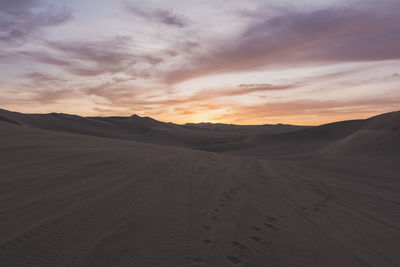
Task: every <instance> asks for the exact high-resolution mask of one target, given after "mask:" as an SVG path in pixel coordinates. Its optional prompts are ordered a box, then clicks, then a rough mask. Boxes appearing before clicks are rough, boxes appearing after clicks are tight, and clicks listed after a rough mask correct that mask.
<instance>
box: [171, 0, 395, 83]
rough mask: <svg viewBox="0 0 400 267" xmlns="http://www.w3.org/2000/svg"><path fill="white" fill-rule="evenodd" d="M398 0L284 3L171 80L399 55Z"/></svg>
mask: <svg viewBox="0 0 400 267" xmlns="http://www.w3.org/2000/svg"><path fill="white" fill-rule="evenodd" d="M399 9H400V3H399V2H398V1H381V2H379V3H378V2H374V3H370V2H369V3H366V4H364V5H363V6H362V7H360V6H359V5H358V4H357V5H353V6H352V5H351V4H349V5H347V6H344V7H343V6H342V7H335V6H333V7H329V8H325V9H322V10H317V11H312V12H307V11H304V10H301V11H293V10H290V9H284V10H283V11H281V14H280V15H276V16H274V17H273V18H270V17H268V18H267V19H265V20H261V21H259V20H258V21H257V22H255V23H254V24H252V25H250V26H249V27H248V28H247V29H246V30H245V31H243V32H242V33H241V34H240V35H239V36H238V38H237V39H235V40H229V41H227V42H226V43H225V44H224V45H223V46H221V48H220V49H218V50H215V51H212V52H211V53H210V54H208V55H199V56H197V57H194V58H192V59H191V61H190V62H188V63H187V64H186V65H183V66H182V67H181V68H179V69H177V70H175V71H172V72H171V73H170V74H168V75H167V77H166V81H167V82H168V83H170V84H174V83H178V82H181V81H184V80H187V79H192V78H195V77H199V76H205V75H210V74H218V73H229V72H239V71H248V70H254V69H257V68H260V67H264V66H270V67H271V68H276V67H288V66H290V65H299V64H302V65H304V64H307V63H315V62H351V61H380V60H393V59H399V58H400V30H399V28H398V26H397V25H399V24H400V17H399V16H398V13H397V11H396V10H399Z"/></svg>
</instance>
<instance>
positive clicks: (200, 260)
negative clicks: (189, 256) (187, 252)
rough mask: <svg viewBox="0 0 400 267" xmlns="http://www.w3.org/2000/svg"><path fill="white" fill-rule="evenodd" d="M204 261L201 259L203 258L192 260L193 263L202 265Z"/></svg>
mask: <svg viewBox="0 0 400 267" xmlns="http://www.w3.org/2000/svg"><path fill="white" fill-rule="evenodd" d="M204 261H205V259H203V258H193V262H194V263H203V262H204Z"/></svg>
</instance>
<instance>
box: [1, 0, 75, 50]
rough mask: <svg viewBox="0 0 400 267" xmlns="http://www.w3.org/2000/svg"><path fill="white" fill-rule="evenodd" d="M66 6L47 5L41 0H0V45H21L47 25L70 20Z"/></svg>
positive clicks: (69, 12) (70, 15) (69, 13)
mask: <svg viewBox="0 0 400 267" xmlns="http://www.w3.org/2000/svg"><path fill="white" fill-rule="evenodd" d="M71 18H72V13H71V11H70V10H69V9H67V8H65V7H61V8H54V7H49V6H46V5H45V4H44V3H43V2H42V1H39V0H12V1H8V0H0V45H1V44H3V45H7V46H8V45H20V44H23V43H25V42H26V41H27V39H28V38H30V37H33V36H35V35H37V34H40V32H41V30H42V29H44V28H46V27H52V26H57V25H60V24H63V23H65V22H67V21H69V20H70V19H71Z"/></svg>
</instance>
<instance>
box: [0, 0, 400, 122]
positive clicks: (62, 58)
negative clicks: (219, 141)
mask: <svg viewBox="0 0 400 267" xmlns="http://www.w3.org/2000/svg"><path fill="white" fill-rule="evenodd" d="M398 10H400V1H396V0H383V1H378V0H363V1H343V0H324V1H318V0H307V1H290V0H286V1H279V0H273V1H261V0H250V1H248V0H247V1H245V0H235V1H223V0H219V1H212V0H207V1H180V0H172V1H162V0H159V1H156V0H151V1H133V0H132V1H128V0H121V1H112V0H100V1H94V0H82V1H78V0H72V1H64V2H63V1H57V2H54V1H50V0H15V1H7V0H0V108H3V109H8V110H12V111H18V112H24V113H49V112H60V113H69V114H78V115H82V116H116V115H119V116H130V115H132V114H138V115H140V116H150V117H152V118H154V119H157V120H161V121H167V122H175V123H186V122H206V121H208V122H214V123H218V122H220V123H234V124H270V123H286V124H298V125H319V124H323V123H328V122H334V121H340V120H349V119H360V118H367V117H370V116H373V115H376V114H379V113H384V112H390V111H394V110H399V109H400V104H399V103H400V16H399V14H398Z"/></svg>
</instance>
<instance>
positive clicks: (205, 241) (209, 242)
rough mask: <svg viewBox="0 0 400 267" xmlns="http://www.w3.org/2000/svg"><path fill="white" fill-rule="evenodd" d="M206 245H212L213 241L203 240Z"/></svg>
mask: <svg viewBox="0 0 400 267" xmlns="http://www.w3.org/2000/svg"><path fill="white" fill-rule="evenodd" d="M202 242H203V243H204V244H206V245H208V244H211V243H212V241H211V240H208V239H206V240H203V241H202Z"/></svg>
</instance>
